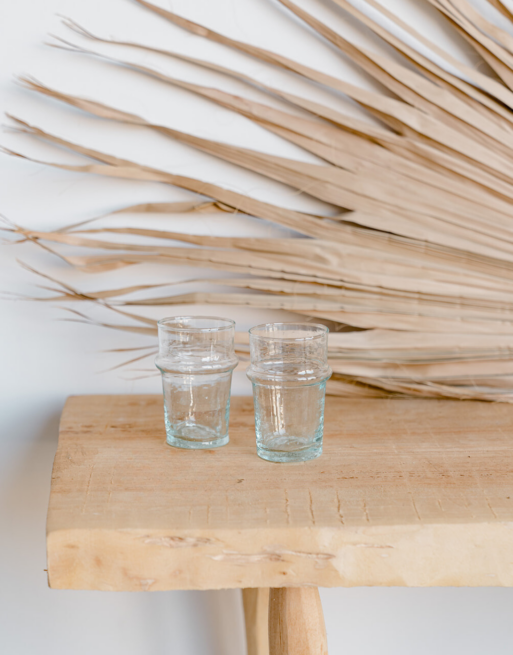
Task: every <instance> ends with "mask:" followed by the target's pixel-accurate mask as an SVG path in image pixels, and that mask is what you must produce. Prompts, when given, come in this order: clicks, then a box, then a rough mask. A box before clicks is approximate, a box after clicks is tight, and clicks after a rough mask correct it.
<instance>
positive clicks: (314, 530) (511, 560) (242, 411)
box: [47, 396, 513, 590]
mask: <svg viewBox="0 0 513 655" xmlns="http://www.w3.org/2000/svg"><path fill="white" fill-rule="evenodd" d="M230 438H231V442H230V444H229V445H228V446H225V447H224V448H221V449H218V450H206V451H192V452H189V451H186V450H180V449H174V448H171V447H169V446H167V445H166V443H165V435H164V422H163V409H162V398H161V397H160V396H79V397H73V398H70V399H69V400H68V402H67V404H66V407H65V410H64V413H63V416H62V421H61V431H60V438H59V447H58V450H57V454H56V457H55V463H54V470H53V479H52V489H51V497H50V506H49V512H48V539H47V546H48V569H49V582H50V585H51V586H52V587H54V588H60V589H105V590H162V589H209V588H210V589H216V588H226V587H239V588H245V587H271V586H272V587H284V586H301V585H314V586H353V585H406V586H424V585H485V586H490V585H502V586H512V585H513V556H512V553H513V473H512V472H513V406H512V405H508V404H491V403H482V402H476V401H473V402H464V401H435V400H431V401H430V400H390V399H387V400H343V399H339V398H327V404H326V426H325V446H324V454H323V455H322V457H320V458H319V459H317V460H313V461H311V462H307V463H303V464H272V463H269V462H265V461H263V460H261V459H259V458H258V457H257V455H256V450H255V435H254V418H253V403H252V399H251V398H241V397H239V398H237V397H235V398H233V399H232V412H231V420H230Z"/></svg>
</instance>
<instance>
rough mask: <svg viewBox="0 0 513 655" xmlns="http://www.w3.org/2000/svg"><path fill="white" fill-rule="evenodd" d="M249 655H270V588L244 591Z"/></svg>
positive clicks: (243, 601) (243, 598) (243, 600)
mask: <svg viewBox="0 0 513 655" xmlns="http://www.w3.org/2000/svg"><path fill="white" fill-rule="evenodd" d="M242 604H243V607H244V619H245V622H246V644H247V646H248V653H247V655H269V628H268V625H269V588H268V587H260V588H257V589H243V590H242Z"/></svg>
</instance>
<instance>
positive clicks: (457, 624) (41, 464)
mask: <svg viewBox="0 0 513 655" xmlns="http://www.w3.org/2000/svg"><path fill="white" fill-rule="evenodd" d="M384 2H385V4H386V5H387V6H388V7H390V8H393V9H397V10H399V11H400V12H401V15H402V17H403V18H405V19H406V20H409V21H411V22H412V24H414V25H416V26H417V27H419V28H420V29H421V30H422V31H423V33H424V34H426V35H429V36H431V37H432V38H434V39H436V40H437V42H438V43H440V44H442V45H444V46H445V47H448V48H450V49H451V52H453V53H454V54H457V56H459V57H460V58H461V59H462V60H464V61H467V62H471V61H472V56H471V54H470V53H468V52H467V51H466V50H465V48H464V46H463V44H461V42H459V40H457V39H455V38H454V36H453V35H451V33H450V31H449V30H448V29H447V28H446V27H445V26H443V25H442V24H441V23H440V22H439V21H438V20H437V19H436V18H435V17H434V14H433V12H432V10H430V9H429V8H426V7H424V3H423V2H422V3H421V2H418V1H417V2H416V1H415V0H386V1H385V0H384ZM355 3H356V0H355ZM302 4H307V3H306V0H305V3H302ZM315 4H316V6H317V8H318V11H319V15H320V16H324V17H325V18H328V20H329V21H330V23H331V24H334V25H335V26H336V27H337V29H340V30H341V31H343V32H345V33H346V34H349V35H350V36H351V37H352V38H354V39H358V40H359V41H360V42H361V43H365V44H366V45H368V46H370V47H373V48H374V49H376V50H378V49H379V50H380V51H386V48H384V47H383V46H382V45H381V44H379V43H378V42H377V41H376V40H375V39H374V38H373V37H372V36H371V35H369V33H367V32H365V31H364V30H358V29H356V28H355V25H354V23H353V21H350V20H344V19H343V18H342V14H341V13H339V12H332V11H331V10H330V6H331V5H330V3H329V1H328V0H326V2H324V1H323V0H317V2H316V3H315ZM163 6H169V7H171V8H172V9H173V10H174V11H176V12H177V13H180V14H183V15H186V16H187V17H190V18H192V19H195V20H198V21H200V22H204V23H206V24H208V25H209V26H211V27H213V28H214V29H217V30H219V31H223V32H224V33H226V34H229V35H230V36H233V37H235V38H239V39H242V40H245V41H248V42H251V43H256V44H258V45H262V46H264V47H267V48H269V49H272V50H275V51H278V52H280V53H283V54H286V55H289V56H293V57H295V58H297V59H299V60H301V61H302V62H304V63H307V64H309V65H311V66H314V67H317V68H321V69H322V70H325V71H328V72H330V73H332V74H334V75H338V76H340V77H342V78H344V79H346V80H349V81H352V82H355V83H358V84H362V85H364V86H367V87H368V88H372V87H374V85H373V83H372V81H371V80H369V79H367V78H366V77H364V76H363V75H362V74H361V73H360V72H359V71H358V70H357V69H356V68H355V67H354V66H352V65H351V64H349V63H348V62H346V61H344V60H343V59H342V58H341V57H339V55H338V54H336V53H335V52H334V51H333V50H332V49H331V48H330V47H328V46H326V45H325V44H322V43H321V42H320V40H319V39H317V38H316V37H315V36H313V35H312V34H311V33H310V32H309V31H308V30H307V29H305V28H304V27H302V26H301V25H300V24H299V23H298V22H297V21H295V20H294V19H291V17H290V16H288V15H287V14H286V12H284V11H283V10H281V9H280V8H279V6H278V5H277V4H275V3H274V2H273V1H272V0H167V5H165V4H163ZM309 6H310V5H309ZM57 13H60V14H65V15H68V16H72V17H73V18H75V19H76V20H78V21H79V22H81V23H82V24H84V26H86V27H88V28H89V29H91V30H93V31H96V32H98V33H99V34H101V35H103V36H113V37H118V38H124V39H132V40H134V39H138V40H139V41H140V42H145V43H151V44H155V45H159V46H160V47H167V48H172V49H174V50H178V51H181V52H184V53H188V54H191V55H193V56H196V57H200V58H201V57H203V58H206V59H211V60H214V61H217V62H219V63H223V64H224V65H228V66H232V67H236V68H238V69H239V70H241V71H244V72H246V73H249V74H251V75H253V76H255V77H257V78H258V79H260V80H262V81H265V82H267V83H270V84H275V85H283V86H284V87H285V88H288V89H290V90H293V91H297V92H301V91H303V92H305V93H308V92H311V88H310V89H308V88H307V87H306V86H305V85H304V84H301V83H299V82H298V81H297V80H293V79H292V78H291V77H289V76H285V75H283V74H280V73H278V72H276V71H274V70H273V69H272V68H270V67H266V66H264V65H262V64H259V63H258V62H255V61H254V60H251V59H249V58H245V57H243V56H240V55H236V54H234V53H233V52H231V51H229V50H227V49H225V48H222V47H220V46H216V45H212V44H208V43H206V42H204V41H202V40H201V39H199V38H196V37H192V36H189V35H187V34H185V33H183V32H181V31H180V30H179V29H177V28H175V27H173V26H171V25H169V24H167V23H165V22H164V21H162V20H159V19H158V18H157V17H155V16H153V15H151V14H150V13H148V12H147V11H145V10H143V9H141V8H140V7H138V6H136V5H135V4H134V3H133V2H131V0H89V1H88V2H87V3H84V2H80V1H79V0H16V2H9V1H8V0H2V2H1V4H0V110H1V111H2V112H5V111H8V112H10V113H13V114H15V115H17V116H18V117H20V118H23V119H25V120H27V121H29V122H32V123H34V124H36V125H39V126H44V127H45V128H46V129H48V130H50V131H53V132H55V133H59V134H62V135H64V136H67V137H68V138H70V139H72V140H76V141H77V142H81V143H84V144H90V145H92V146H93V147H97V148H98V149H102V150H104V151H107V152H112V153H115V154H118V155H120V156H123V157H127V158H132V159H135V160H137V161H140V162H142V163H150V164H152V165H155V166H160V167H163V168H166V169H167V170H170V171H174V172H178V173H181V174H184V175H191V176H194V177H198V178H202V179H208V180H210V181H214V182H216V183H219V184H221V185H224V186H228V187H230V188H233V189H236V190H241V191H243V192H245V193H249V194H250V195H254V196H256V197H259V198H262V199H268V200H271V201H275V202H278V203H282V204H284V205H286V206H289V207H293V208H298V209H307V210H314V211H319V212H321V211H324V212H329V211H331V209H332V208H330V207H327V206H325V205H323V204H322V203H318V202H316V201H314V200H313V199H311V198H309V197H306V196H305V195H298V194H296V193H293V192H292V191H291V190H290V189H287V188H286V187H283V186H281V185H279V184H274V183H271V182H269V181H267V180H265V179H263V178H261V177H258V176H255V175H252V174H250V173H245V172H241V171H238V170H237V169H235V168H234V167H232V166H230V165H228V164H224V163H220V162H218V161H217V160H215V159H214V158H212V157H208V156H204V155H199V154H198V153H195V152H194V151H192V150H190V149H188V148H186V147H184V146H181V145H179V144H177V143H174V142H170V141H169V140H165V139H164V138H163V137H157V136H155V135H154V134H150V133H148V132H147V131H145V130H143V129H142V128H141V129H139V128H130V129H129V128H127V127H119V126H115V125H113V124H112V123H108V122H107V121H100V120H98V119H94V118H92V117H89V116H86V115H85V114H82V113H80V112H78V111H74V110H71V109H69V108H67V107H64V106H63V105H61V104H59V103H56V102H52V101H49V100H46V99H41V98H38V97H36V96H34V94H32V93H30V92H27V91H25V90H23V89H21V88H20V87H19V86H16V85H15V83H14V80H13V75H15V74H21V73H31V74H32V75H34V76H35V77H37V78H39V79H41V80H43V81H45V82H46V83H48V84H51V85H54V86H55V87H57V88H60V89H63V90H68V91H71V92H73V93H76V94H80V95H84V96H89V97H94V98H97V99H99V100H103V101H104V102H107V103H110V104H112V105H115V106H118V107H120V108H122V109H125V110H127V111H132V112H135V113H139V114H140V115H143V116H144V117H145V118H148V119H151V120H153V121H154V122H160V123H162V124H167V125H170V126H173V127H176V128H178V129H182V130H184V131H189V132H193V133H196V134H199V135H200V136H207V137H209V138H215V139H219V140H222V141H227V142H230V143H236V144H240V145H245V146H248V147H253V148H260V149H262V150H266V151H267V152H272V153H276V154H282V155H285V156H295V157H297V158H302V159H305V160H310V161H315V158H313V157H308V156H307V155H305V154H304V153H302V152H300V151H299V150H297V149H296V148H294V147H293V146H291V145H289V144H286V143H284V142H283V141H281V140H280V139H278V137H274V136H273V135H270V134H269V133H267V132H265V131H264V130H263V129H260V128H257V127H256V126H254V125H252V124H251V123H250V122H249V121H247V120H246V119H244V118H242V117H238V116H235V115H233V114H232V113H230V112H228V111H226V110H224V109H221V108H219V107H217V106H214V105H212V104H209V103H207V102H206V101H202V100H200V99H198V98H196V97H195V96H193V95H191V94H190V93H187V92H185V91H180V90H178V89H173V88H170V87H169V86H165V85H163V84H161V83H158V82H156V81H152V80H149V79H146V78H143V77H141V76H140V75H137V74H135V73H133V72H130V71H127V70H126V69H120V68H119V67H115V66H113V65H112V64H108V63H105V62H101V61H99V60H97V59H91V58H87V57H84V56H81V55H75V54H69V53H65V52H62V51H57V50H52V49H50V48H48V47H47V46H44V45H43V44H42V43H43V41H44V40H45V38H46V34H47V33H48V32H54V33H55V32H58V33H60V34H63V35H64V34H65V30H63V29H62V27H60V26H59V20H58V18H57V17H56V16H55V14H57ZM102 51H104V52H107V51H108V48H104V49H103V50H102ZM109 52H114V51H112V50H110V51H109ZM125 55H126V57H127V58H131V60H132V61H139V62H144V63H145V64H146V65H154V66H158V67H159V69H160V70H162V71H166V72H168V73H169V74H173V75H175V76H177V77H180V76H182V77H183V78H184V79H191V80H194V81H197V82H199V83H205V84H207V85H208V84H215V85H217V86H221V87H222V88H225V89H227V90H229V91H232V92H236V93H237V92H241V93H245V94H249V95H250V96H251V97H253V98H255V99H258V98H259V97H260V95H259V94H258V92H256V91H254V90H248V89H247V87H244V86H243V85H240V84H237V83H235V82H233V81H229V80H226V79H225V78H223V77H222V76H216V75H212V74H210V73H209V74H205V73H204V72H202V71H198V70H197V69H196V68H194V67H192V66H185V65H183V64H180V63H178V62H176V61H175V60H169V59H164V58H162V57H160V58H159V57H157V56H155V57H153V56H149V55H146V54H144V53H142V52H139V53H137V52H135V53H134V51H130V50H125V51H123V56H125ZM315 93H316V94H317V95H316V97H317V98H319V97H321V96H320V95H319V93H320V92H318V91H316V92H315ZM322 99H323V100H324V101H325V102H329V103H331V104H332V105H333V106H337V107H340V108H342V109H343V110H344V111H347V112H352V113H354V114H355V115H356V114H359V112H358V110H357V109H356V108H355V107H353V106H352V105H351V103H349V102H347V101H346V100H344V99H343V98H334V97H330V96H329V95H328V94H324V95H323V96H322ZM5 122H6V123H9V121H8V120H7V119H6V120H5ZM0 141H1V143H2V144H3V145H6V146H8V147H10V148H12V149H16V150H20V151H21V152H24V153H26V154H30V155H32V156H34V157H36V158H37V157H39V158H41V159H46V160H49V161H61V162H71V163H75V162H76V163H83V162H82V161H81V160H80V159H79V158H78V157H75V156H72V155H70V154H69V153H66V152H64V151H62V150H59V149H56V148H53V147H50V146H47V145H41V144H38V143H36V142H34V141H33V140H31V139H28V138H26V137H21V136H19V135H13V134H10V133H5V134H2V135H1V136H0ZM188 197H190V196H189V195H188V194H187V193H186V192H183V191H178V190H176V189H172V188H168V187H164V186H163V185H158V184H152V183H132V182H128V181H122V180H118V181H114V180H107V179H103V178H98V177H93V176H86V175H81V174H77V173H69V172H64V171H60V170H57V169H50V168H47V167H44V166H42V165H39V164H33V163H29V162H26V161H22V160H20V159H13V158H11V157H8V156H6V155H0V213H2V214H4V215H5V216H7V217H8V218H9V219H10V220H11V221H13V222H15V223H18V224H21V225H25V226H30V227H32V228H37V229H42V230H46V229H54V228H58V227H61V226H63V225H66V224H69V223H72V222H75V221H79V220H83V219H85V218H90V217H93V216H96V215H100V214H105V213H108V212H109V211H112V210H114V209H118V208H121V207H123V206H126V205H130V204H133V203H137V202H150V201H169V200H175V199H177V200H178V199H185V198H188ZM111 220H112V221H113V223H112V224H116V225H121V224H122V223H123V224H124V223H128V222H129V221H132V222H133V224H136V223H137V221H136V220H135V219H132V218H130V217H124V218H123V219H122V220H120V219H119V218H118V219H111ZM145 220H146V221H147V222H146V224H147V225H151V226H154V225H155V226H162V225H163V224H164V223H163V221H164V222H165V225H166V227H167V228H168V229H174V230H183V231H186V230H187V231H195V232H197V233H199V234H212V235H217V234H219V235H223V234H233V235H241V236H249V235H255V236H257V235H259V236H260V235H264V236H278V235H283V234H286V232H285V231H282V230H279V229H278V228H276V227H275V226H272V225H269V224H266V223H265V222H263V221H258V220H255V219H249V218H246V219H244V218H241V217H232V216H222V217H219V216H210V217H209V216H203V215H202V216H199V217H198V216H188V217H185V218H184V217H183V216H182V217H176V218H173V219H162V218H160V219H155V218H152V219H150V218H148V219H145ZM139 223H140V218H139ZM104 224H106V223H104ZM0 252H1V260H0V270H1V276H0V280H1V281H0V291H3V292H7V291H12V292H17V293H27V294H30V295H39V296H42V295H44V293H43V292H41V291H37V290H35V289H34V284H36V283H38V280H37V279H36V278H35V277H34V276H33V275H32V274H30V273H28V272H25V271H23V270H22V269H21V268H20V267H19V266H18V264H17V263H16V259H17V258H18V259H20V260H23V261H25V262H27V263H30V264H31V265H32V266H35V267H36V268H39V269H44V270H45V271H46V272H49V273H50V274H52V275H54V276H56V277H58V278H60V279H63V280H66V281H67V282H70V283H71V284H75V285H76V286H77V287H78V288H81V289H97V288H99V287H100V286H101V285H102V284H103V286H105V287H116V286H124V285H126V284H129V283H131V282H132V281H135V280H137V281H145V282H149V281H154V282H158V281H166V282H176V281H179V280H184V279H187V278H193V277H198V271H194V270H187V269H185V268H183V269H175V270H171V271H169V270H168V271H163V270H161V269H159V268H158V267H157V266H154V267H151V266H145V267H132V269H129V270H128V271H127V270H126V269H125V270H123V271H118V272H113V273H109V274H108V275H107V276H105V277H104V278H103V281H102V282H101V281H100V280H99V279H98V278H95V276H94V275H87V274H84V273H79V272H77V271H74V270H72V269H70V268H69V267H67V266H66V265H65V264H64V263H63V262H62V261H60V260H58V259H56V258H54V257H52V256H51V255H49V254H47V253H43V252H42V251H41V250H39V249H37V247H35V246H30V245H28V246H27V245H26V244H25V245H24V246H19V245H18V246H13V245H9V246H3V247H2V248H1V251H0ZM199 275H200V276H207V275H211V273H209V272H208V271H204V272H200V274H199ZM221 275H222V274H220V273H218V274H217V277H220V276H221ZM39 282H40V281H39ZM196 288H197V287H196ZM172 289H174V290H175V291H176V292H177V293H178V292H183V291H187V290H190V289H191V287H190V286H183V285H182V286H181V285H178V286H175V287H172ZM88 311H89V312H90V315H92V316H97V317H98V318H101V317H103V318H104V319H105V318H106V315H105V314H103V315H101V316H100V315H99V314H98V311H97V310H96V309H95V308H89V309H88ZM178 311H186V312H192V313H205V311H207V312H208V313H221V314H225V315H226V314H229V315H232V316H233V317H234V318H235V319H236V320H237V322H238V328H239V329H241V330H245V329H247V328H248V327H250V326H251V325H252V324H255V323H257V322H262V321H263V320H268V319H274V318H276V317H278V316H279V317H280V318H283V317H284V314H279V313H277V312H263V311H257V310H250V311H248V310H244V311H242V310H235V309H234V308H228V309H227V308H226V307H224V308H223V307H220V308H217V307H208V308H206V307H197V306H194V307H192V308H191V307H182V308H179V307H177V308H176V311H175V310H174V309H173V310H172V311H171V310H168V311H167V313H178ZM0 317H1V319H0V364H1V369H0V370H1V375H0V398H1V401H0V507H1V524H0V550H1V552H0V555H1V556H0V652H1V653H2V654H5V655H29V654H30V655H46V654H47V653H48V654H50V653H51V654H52V655H69V654H73V655H86V654H89V653H94V654H95V655H107V654H108V655H112V654H113V653H123V654H124V655H160V654H164V653H177V654H180V655H236V654H237V655H241V654H242V653H244V642H243V623H242V610H241V605H240V595H239V592H237V591H223V592H155V593H137V594H136V593H133V594H129V593H100V592H64V591H51V590H49V589H48V588H47V584H46V573H45V571H44V569H45V538H44V529H45V512H46V505H47V500H48V491H49V482H50V472H51V464H52V459H53V455H54V452H55V448H56V443H57V429H58V420H59V415H60V411H61V409H62V406H63V403H64V401H65V398H66V397H67V396H68V395H70V394H81V393H158V392H159V380H158V378H157V377H150V378H144V379H133V378H139V375H138V374H137V373H136V372H131V371H121V372H120V371H119V370H116V371H111V372H104V371H105V369H107V368H109V367H111V366H113V365H115V364H117V363H119V362H120V361H121V360H120V359H119V357H120V356H119V355H115V354H112V353H104V352H101V351H104V350H109V349H113V348H125V347H134V346H136V345H140V344H141V343H143V342H144V340H143V341H141V339H137V338H136V337H134V336H131V335H126V334H120V333H118V332H115V331H112V330H106V329H103V328H99V327H92V326H88V325H83V324H79V323H69V322H65V321H62V320H61V319H63V318H65V317H66V313H65V311H64V310H62V309H59V308H56V307H55V305H52V304H44V303H33V302H24V301H17V302H14V301H11V300H9V301H7V300H5V301H2V303H1V305H0ZM108 318H110V320H112V316H110V317H108ZM144 343H146V342H144ZM145 366H146V367H151V362H150V363H149V364H148V363H146V364H145ZM234 392H235V393H249V386H248V383H247V381H246V380H245V377H244V375H243V374H242V373H238V374H236V379H235V381H234ZM321 596H322V600H323V605H324V611H325V617H326V624H327V629H328V641H329V648H330V653H331V655H338V654H339V653H340V654H344V655H356V654H358V655H364V654H365V655H366V654H369V655H370V654H371V653H372V654H374V653H380V654H383V655H385V654H389V653H390V654H392V653H393V654H394V655H406V654H408V655H410V654H411V653H415V654H416V655H428V654H429V655H431V654H432V653H437V654H438V655H442V654H447V655H448V654H449V653H450V654H451V655H452V654H453V653H460V652H461V653H463V652H464V653H466V655H478V654H485V653H486V654H488V653H491V654H494V655H506V654H508V655H509V654H510V653H511V652H513V622H512V621H511V616H512V611H513V590H509V589H494V588H489V589H451V588H445V589H408V588H390V589H378V588H374V589H373V588H356V589H332V590H321Z"/></svg>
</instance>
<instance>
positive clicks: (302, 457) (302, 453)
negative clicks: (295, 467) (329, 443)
mask: <svg viewBox="0 0 513 655" xmlns="http://www.w3.org/2000/svg"><path fill="white" fill-rule="evenodd" d="M257 455H258V456H259V457H261V458H262V459H265V460H267V461H268V462H277V463H286V462H308V461H309V460H311V459H315V458H316V457H320V456H321V455H322V444H314V445H312V446H310V448H303V449H301V450H268V449H267V448H262V447H261V446H258V445H257Z"/></svg>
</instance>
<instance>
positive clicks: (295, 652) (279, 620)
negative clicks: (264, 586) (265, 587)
mask: <svg viewBox="0 0 513 655" xmlns="http://www.w3.org/2000/svg"><path fill="white" fill-rule="evenodd" d="M269 655H328V643H327V640H326V628H325V626H324V615H323V613H322V605H321V599H320V596H319V590H318V589H317V588H316V587H283V588H281V589H271V590H270V594H269Z"/></svg>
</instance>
